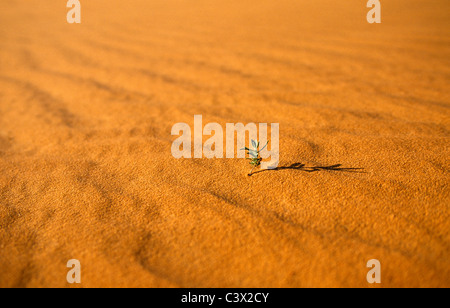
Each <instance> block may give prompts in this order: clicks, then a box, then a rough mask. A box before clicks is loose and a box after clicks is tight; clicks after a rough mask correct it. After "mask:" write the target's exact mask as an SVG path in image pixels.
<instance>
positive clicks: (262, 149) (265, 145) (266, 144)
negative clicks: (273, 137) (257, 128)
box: [258, 141, 269, 153]
mask: <svg viewBox="0 0 450 308" xmlns="http://www.w3.org/2000/svg"><path fill="white" fill-rule="evenodd" d="M268 144H269V141H267V142H266V145H265V146H263V147H262V149H261V150H259V151H258V153H259V152H261V151H262V150H264V149H265V148H266V146H267V145H268Z"/></svg>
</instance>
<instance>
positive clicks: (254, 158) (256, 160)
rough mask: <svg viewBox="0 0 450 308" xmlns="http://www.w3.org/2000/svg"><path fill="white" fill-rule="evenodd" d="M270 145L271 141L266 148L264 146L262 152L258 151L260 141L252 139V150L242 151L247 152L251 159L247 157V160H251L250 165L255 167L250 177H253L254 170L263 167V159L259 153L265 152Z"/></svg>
mask: <svg viewBox="0 0 450 308" xmlns="http://www.w3.org/2000/svg"><path fill="white" fill-rule="evenodd" d="M268 144H269V141H267V142H266V145H265V146H263V147H262V148H261V149H260V150H258V149H259V141H257V140H256V141H255V140H253V139H252V149H249V148H247V147H245V148H243V149H241V151H244V150H245V151H247V154H248V155H249V156H250V157H247V158H246V159H248V160H250V165H252V166H253V168H252V170H251V171H250V173H249V174H248V176H252V174H253V170H255V168H256V167H258V166H260V165H261V161H262V158H261V156H260V155H259V153H260V152H261V151H262V150H264V149H265V148H266V146H267V145H268Z"/></svg>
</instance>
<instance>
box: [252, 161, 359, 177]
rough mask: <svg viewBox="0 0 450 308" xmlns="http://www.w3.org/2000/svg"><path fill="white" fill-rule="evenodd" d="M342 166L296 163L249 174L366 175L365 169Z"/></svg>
mask: <svg viewBox="0 0 450 308" xmlns="http://www.w3.org/2000/svg"><path fill="white" fill-rule="evenodd" d="M341 166H342V164H336V165H332V166H319V167H307V166H306V165H305V164H302V163H295V164H292V165H290V166H287V167H278V168H275V169H266V170H260V171H256V172H253V173H252V174H248V176H252V175H255V174H258V173H261V172H272V171H280V170H300V171H305V172H317V171H339V172H355V173H366V172H365V171H363V170H364V169H363V168H342V167H341Z"/></svg>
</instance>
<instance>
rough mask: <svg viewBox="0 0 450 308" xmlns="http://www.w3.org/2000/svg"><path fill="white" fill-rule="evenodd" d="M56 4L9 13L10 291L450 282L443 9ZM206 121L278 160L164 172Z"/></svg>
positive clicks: (448, 102) (0, 204) (3, 123)
mask: <svg viewBox="0 0 450 308" xmlns="http://www.w3.org/2000/svg"><path fill="white" fill-rule="evenodd" d="M59 2H61V3H59V4H58V3H56V1H50V0H45V1H39V5H37V4H35V5H33V4H31V3H30V1H25V0H16V1H2V3H0V286H2V287H16V286H20V287H24V286H26V287H66V286H69V285H68V284H67V282H66V274H67V271H68V269H67V268H66V263H67V261H68V260H69V259H78V260H80V261H81V265H82V284H81V286H83V287H110V286H115V287H311V286H319V287H348V286H356V287H367V286H372V285H369V284H368V283H367V281H366V274H367V271H368V270H369V269H367V268H366V262H367V261H368V260H370V259H378V260H380V262H381V265H382V284H381V286H384V287H393V286H395V287H412V286H421V287H429V286H441V287H443V286H445V287H450V278H449V277H450V261H449V260H450V258H449V253H450V236H449V231H450V219H449V205H450V198H449V182H450V173H449V170H450V166H449V157H450V150H449V144H450V143H449V141H450V110H449V107H450V94H449V90H450V88H449V84H450V56H449V55H450V13H449V12H450V2H449V1H447V0H431V1H418V0H412V1H400V0H392V1H382V2H383V3H382V24H380V25H370V24H368V23H367V21H366V17H365V16H366V13H367V11H368V9H367V8H366V6H365V1H356V0H346V1H331V0H315V1H305V0H303V1H294V0H277V1H267V0H262V1H242V0H230V1H206V0H202V1H200V0H195V1H181V0H164V1H163V0H153V1H144V0H128V1H118V0H115V1H106V0H97V1H83V0H82V1H81V2H82V23H81V24H80V25H69V24H68V23H67V22H66V13H67V10H68V9H67V8H66V7H65V1H59ZM195 114H201V115H203V120H204V123H207V122H218V123H220V124H222V125H225V123H237V122H243V123H249V122H256V123H280V153H281V161H280V167H281V168H280V169H279V170H276V171H265V172H261V173H257V174H256V175H254V176H252V177H247V175H246V174H247V172H248V171H249V166H248V164H247V162H246V161H243V160H241V159H215V160H214V159H213V160H208V159H195V160H194V159H181V160H176V159H174V158H173V157H172V155H171V152H170V149H171V143H172V141H173V140H174V137H172V136H171V134H170V130H171V127H172V125H173V124H175V123H177V122H186V123H189V124H190V125H193V116H194V115H195ZM356 168H359V169H356Z"/></svg>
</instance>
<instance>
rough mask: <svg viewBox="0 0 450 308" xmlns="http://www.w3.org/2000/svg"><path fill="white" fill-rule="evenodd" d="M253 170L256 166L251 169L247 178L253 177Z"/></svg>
mask: <svg viewBox="0 0 450 308" xmlns="http://www.w3.org/2000/svg"><path fill="white" fill-rule="evenodd" d="M255 168H256V166H254V167H253V168H252V170H250V173H249V174H248V176H252V175H253V170H255Z"/></svg>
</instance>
